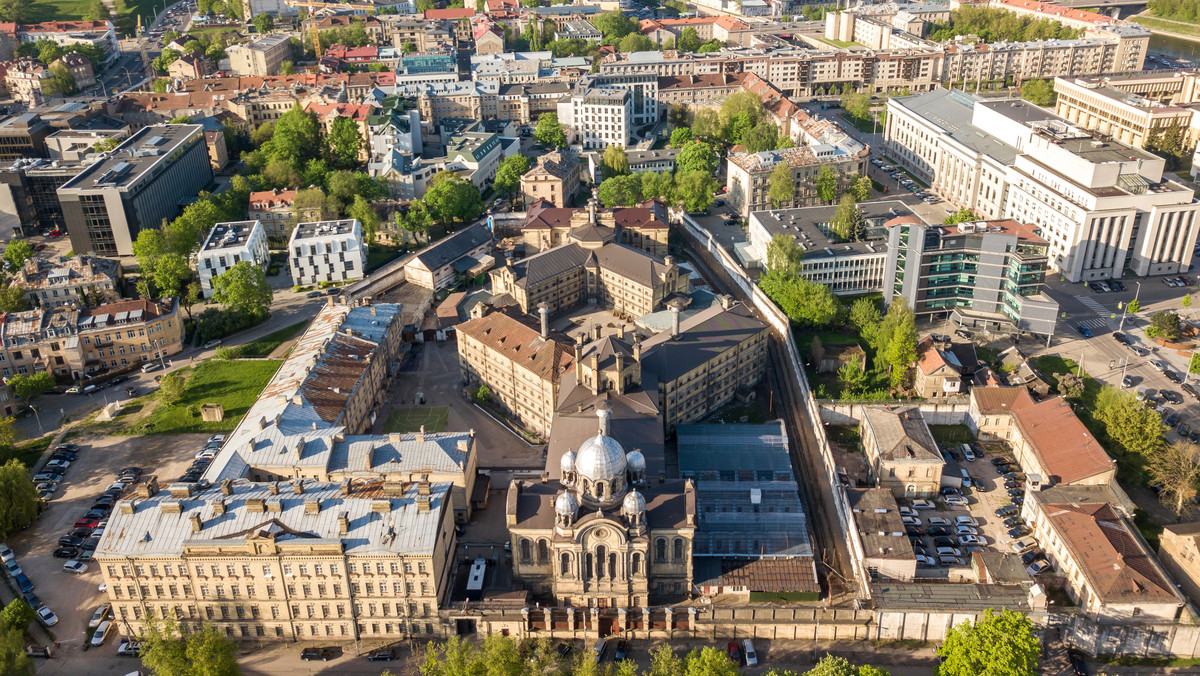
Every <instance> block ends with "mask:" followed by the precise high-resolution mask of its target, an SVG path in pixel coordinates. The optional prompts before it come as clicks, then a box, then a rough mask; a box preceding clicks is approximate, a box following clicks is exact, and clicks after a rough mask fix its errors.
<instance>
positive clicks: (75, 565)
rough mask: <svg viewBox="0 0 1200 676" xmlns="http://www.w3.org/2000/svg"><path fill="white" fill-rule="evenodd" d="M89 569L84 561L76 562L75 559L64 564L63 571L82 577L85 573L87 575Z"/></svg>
mask: <svg viewBox="0 0 1200 676" xmlns="http://www.w3.org/2000/svg"><path fill="white" fill-rule="evenodd" d="M87 569H88V565H87V564H86V563H84V562H83V561H76V560H75V559H71V560H70V561H67V562H66V563H64V564H63V570H65V571H67V572H68V573H74V574H76V575H82V574H83V573H86V572H87Z"/></svg>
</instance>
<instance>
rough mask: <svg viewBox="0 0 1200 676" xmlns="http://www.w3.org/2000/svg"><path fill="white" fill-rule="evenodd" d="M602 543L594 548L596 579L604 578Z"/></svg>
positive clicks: (603, 550) (604, 557)
mask: <svg viewBox="0 0 1200 676" xmlns="http://www.w3.org/2000/svg"><path fill="white" fill-rule="evenodd" d="M605 553H606V552H605V549H604V545H600V546H599V547H597V548H596V579H598V580H603V579H604V561H605V560H606V558H607V557H606V556H605Z"/></svg>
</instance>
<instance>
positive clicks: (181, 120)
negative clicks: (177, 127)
mask: <svg viewBox="0 0 1200 676" xmlns="http://www.w3.org/2000/svg"><path fill="white" fill-rule="evenodd" d="M191 123H192V118H191V117H190V116H188V115H179V116H178V117H173V118H171V121H170V122H168V123H167V124H191Z"/></svg>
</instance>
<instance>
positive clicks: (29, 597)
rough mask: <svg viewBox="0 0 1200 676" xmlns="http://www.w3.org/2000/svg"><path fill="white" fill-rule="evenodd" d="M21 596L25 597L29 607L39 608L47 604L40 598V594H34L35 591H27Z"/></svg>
mask: <svg viewBox="0 0 1200 676" xmlns="http://www.w3.org/2000/svg"><path fill="white" fill-rule="evenodd" d="M21 596H22V597H24V598H25V603H28V604H29V607H30V608H33V609H34V610H37V609H38V608H41V607H42V606H43V605H45V604H44V603H42V600H41V599H39V598H38V595H37V594H34V593H33V592H25V593H24V594H22V595H21Z"/></svg>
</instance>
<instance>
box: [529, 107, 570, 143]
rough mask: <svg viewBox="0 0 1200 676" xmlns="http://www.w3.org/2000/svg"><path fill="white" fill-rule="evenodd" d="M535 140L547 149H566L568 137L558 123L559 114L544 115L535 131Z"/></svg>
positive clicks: (539, 119)
mask: <svg viewBox="0 0 1200 676" xmlns="http://www.w3.org/2000/svg"><path fill="white" fill-rule="evenodd" d="M533 138H534V140H536V141H538V142H540V143H542V144H543V145H545V146H546V147H547V148H566V147H567V135H566V132H564V131H563V127H562V125H561V124H559V122H558V113H542V116H541V117H539V118H538V123H537V127H536V128H535V129H534V130H533Z"/></svg>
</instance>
